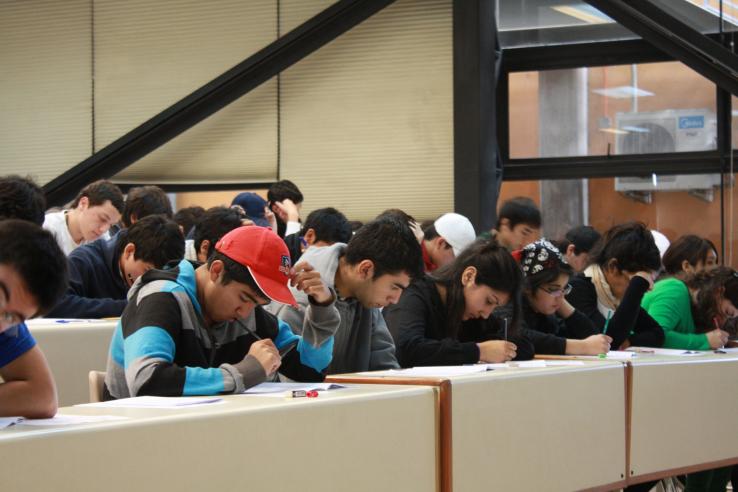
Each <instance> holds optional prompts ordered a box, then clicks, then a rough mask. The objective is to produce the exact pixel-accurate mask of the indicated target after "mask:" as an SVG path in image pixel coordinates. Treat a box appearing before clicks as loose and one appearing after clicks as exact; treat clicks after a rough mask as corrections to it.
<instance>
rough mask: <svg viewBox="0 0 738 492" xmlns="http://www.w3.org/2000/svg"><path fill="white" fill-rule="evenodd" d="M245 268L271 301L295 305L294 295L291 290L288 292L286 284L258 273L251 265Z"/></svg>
mask: <svg viewBox="0 0 738 492" xmlns="http://www.w3.org/2000/svg"><path fill="white" fill-rule="evenodd" d="M246 268H248V269H249V273H250V274H251V276H252V277H253V279H254V282H256V285H257V286H258V287H259V289H260V290H261V291H262V292H263V293H264V294H266V296H267V297H268V298H269V299H271V300H272V301H276V302H281V303H282V304H289V305H290V306H297V301H296V300H295V296H293V295H292V292H290V288H289V287H287V284H285V283H283V282H279V281H277V280H274V279H271V278H269V277H266V276H264V275H259V274H258V273H257V272H255V271H254V270H253V269H252V268H251V267H246Z"/></svg>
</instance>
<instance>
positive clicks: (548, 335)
mask: <svg viewBox="0 0 738 492" xmlns="http://www.w3.org/2000/svg"><path fill="white" fill-rule="evenodd" d="M523 321H524V322H525V331H524V333H525V336H526V337H528V338H529V339H530V340H531V342H533V346H534V347H535V350H536V354H546V355H564V354H565V353H566V339H567V338H577V339H583V338H587V337H588V336H590V335H592V334H594V333H595V327H594V324H593V323H592V321H591V320H590V319H589V318H588V317H587V316H585V315H584V314H582V313H581V312H580V311H576V310H575V311H574V313H573V314H572V315H571V316H569V317H568V318H566V319H562V318H559V317H558V316H556V315H545V314H541V313H537V312H535V311H533V308H531V306H530V304H529V303H528V302H527V301H525V300H524V301H523Z"/></svg>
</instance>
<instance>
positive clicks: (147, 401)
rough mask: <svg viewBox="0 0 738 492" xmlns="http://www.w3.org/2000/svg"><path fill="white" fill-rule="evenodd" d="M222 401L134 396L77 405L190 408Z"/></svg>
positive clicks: (183, 397)
mask: <svg viewBox="0 0 738 492" xmlns="http://www.w3.org/2000/svg"><path fill="white" fill-rule="evenodd" d="M222 402H223V399H222V398H218V397H191V396H136V397H134V398H123V399H120V400H112V401H103V402H99V403H83V404H81V405H75V406H79V407H96V408H188V407H192V406H194V405H208V404H212V403H222Z"/></svg>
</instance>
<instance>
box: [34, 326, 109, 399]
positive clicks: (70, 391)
mask: <svg viewBox="0 0 738 492" xmlns="http://www.w3.org/2000/svg"><path fill="white" fill-rule="evenodd" d="M63 321H64V322H60V321H59V320H54V319H43V318H41V319H34V320H30V321H28V322H27V325H28V329H29V330H30V331H31V334H32V335H33V337H34V338H35V339H36V342H37V343H38V346H39V347H41V350H42V351H43V353H44V355H45V356H46V360H47V361H48V362H49V366H50V367H51V372H52V373H53V374H54V380H55V381H56V387H57V391H58V393H59V405H60V406H68V405H75V404H77V403H87V402H88V401H90V400H89V391H88V384H87V375H88V373H89V372H90V371H104V370H105V365H106V363H107V360H108V350H109V348H110V340H111V338H112V337H113V330H114V329H115V326H116V324H117V323H118V321H117V320H63Z"/></svg>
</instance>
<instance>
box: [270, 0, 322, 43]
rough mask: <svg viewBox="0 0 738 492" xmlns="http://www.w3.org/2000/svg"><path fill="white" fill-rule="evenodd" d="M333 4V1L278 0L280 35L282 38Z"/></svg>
mask: <svg viewBox="0 0 738 492" xmlns="http://www.w3.org/2000/svg"><path fill="white" fill-rule="evenodd" d="M334 3H336V2H335V0H280V18H279V33H280V35H282V36H284V35H285V34H287V33H288V32H290V31H291V30H293V29H294V28H296V27H297V26H299V25H300V24H302V23H303V22H305V21H306V20H308V19H310V18H311V17H314V16H316V15H317V14H319V13H321V12H322V11H324V10H325V9H327V8H328V7H330V6H331V5H333V4H334Z"/></svg>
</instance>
